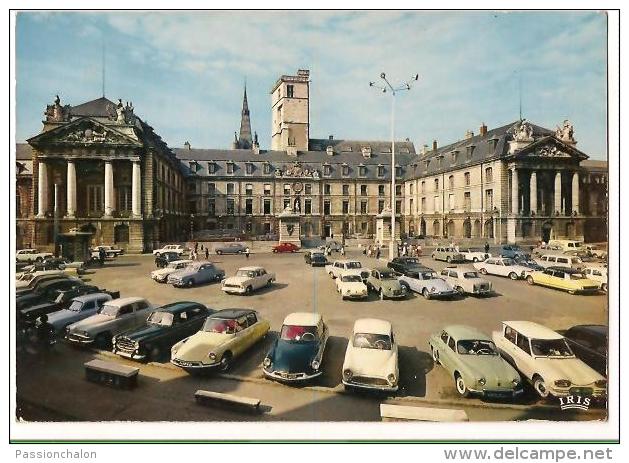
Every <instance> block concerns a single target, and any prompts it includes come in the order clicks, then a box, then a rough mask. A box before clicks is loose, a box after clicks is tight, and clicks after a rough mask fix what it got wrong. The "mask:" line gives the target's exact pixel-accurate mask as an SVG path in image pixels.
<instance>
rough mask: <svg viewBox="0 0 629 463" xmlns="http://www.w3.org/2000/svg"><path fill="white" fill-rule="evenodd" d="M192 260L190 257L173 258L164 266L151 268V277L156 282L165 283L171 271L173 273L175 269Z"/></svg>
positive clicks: (183, 266) (188, 263) (180, 268)
mask: <svg viewBox="0 0 629 463" xmlns="http://www.w3.org/2000/svg"><path fill="white" fill-rule="evenodd" d="M192 262H193V261H191V260H190V259H182V260H174V261H172V262H170V263H169V264H168V265H167V266H166V267H164V268H160V269H159V270H153V271H152V272H151V278H152V279H153V280H155V281H157V282H158V283H166V281H167V280H168V275H170V274H171V273H175V272H176V271H177V270H183V269H184V268H186V267H187V266H188V265H190V264H191V263H192Z"/></svg>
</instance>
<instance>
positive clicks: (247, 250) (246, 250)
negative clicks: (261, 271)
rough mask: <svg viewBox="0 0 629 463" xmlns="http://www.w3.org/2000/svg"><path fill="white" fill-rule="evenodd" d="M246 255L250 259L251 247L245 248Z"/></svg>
mask: <svg viewBox="0 0 629 463" xmlns="http://www.w3.org/2000/svg"><path fill="white" fill-rule="evenodd" d="M245 257H246V258H247V259H249V248H245Z"/></svg>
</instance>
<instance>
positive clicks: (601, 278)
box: [581, 265, 607, 292]
mask: <svg viewBox="0 0 629 463" xmlns="http://www.w3.org/2000/svg"><path fill="white" fill-rule="evenodd" d="M581 270H582V271H583V275H585V278H587V279H588V280H592V281H596V282H598V283H600V285H601V289H602V290H603V291H605V292H607V266H603V265H600V266H599V265H592V266H588V267H585V268H583V269H581Z"/></svg>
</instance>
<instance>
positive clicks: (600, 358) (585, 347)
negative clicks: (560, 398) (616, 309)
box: [560, 325, 608, 376]
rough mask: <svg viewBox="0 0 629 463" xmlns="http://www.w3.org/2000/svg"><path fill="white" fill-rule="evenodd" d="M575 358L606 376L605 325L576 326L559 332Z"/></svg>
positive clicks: (606, 343) (606, 342) (606, 344)
mask: <svg viewBox="0 0 629 463" xmlns="http://www.w3.org/2000/svg"><path fill="white" fill-rule="evenodd" d="M560 334H562V335H563V336H564V337H565V338H566V341H568V345H570V348H571V349H572V352H574V355H576V356H577V358H579V359H581V360H583V362H584V363H585V364H587V365H588V366H589V367H591V368H593V369H594V370H596V371H597V372H599V373H600V374H601V375H603V376H607V346H608V341H607V327H606V326H605V325H577V326H573V327H572V328H570V329H569V330H566V331H565V332H561V333H560Z"/></svg>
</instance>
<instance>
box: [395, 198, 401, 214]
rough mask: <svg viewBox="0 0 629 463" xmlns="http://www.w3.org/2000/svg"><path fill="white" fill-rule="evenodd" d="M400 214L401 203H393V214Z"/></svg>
mask: <svg viewBox="0 0 629 463" xmlns="http://www.w3.org/2000/svg"><path fill="white" fill-rule="evenodd" d="M401 212H402V201H396V202H395V213H396V214H400V213H401Z"/></svg>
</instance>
